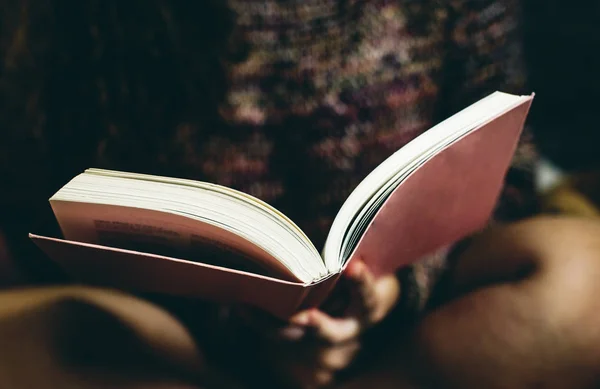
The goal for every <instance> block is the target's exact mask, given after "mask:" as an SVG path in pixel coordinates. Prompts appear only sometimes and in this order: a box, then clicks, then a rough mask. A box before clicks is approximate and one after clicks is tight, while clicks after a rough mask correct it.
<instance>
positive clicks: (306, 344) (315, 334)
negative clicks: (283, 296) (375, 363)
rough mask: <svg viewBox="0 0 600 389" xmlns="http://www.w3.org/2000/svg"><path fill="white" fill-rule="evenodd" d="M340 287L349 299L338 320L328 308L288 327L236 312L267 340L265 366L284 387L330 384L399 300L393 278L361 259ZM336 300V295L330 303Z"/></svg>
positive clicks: (258, 315) (303, 314)
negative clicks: (364, 335)
mask: <svg viewBox="0 0 600 389" xmlns="http://www.w3.org/2000/svg"><path fill="white" fill-rule="evenodd" d="M340 284H344V286H345V288H344V295H346V296H348V297H349V299H343V300H344V305H345V308H344V309H343V311H341V312H338V314H336V315H334V314H332V313H331V312H329V311H327V310H326V308H323V309H316V308H313V309H308V310H304V311H301V312H299V313H297V314H296V315H294V316H292V317H291V318H290V320H289V321H288V322H281V321H275V322H274V321H273V320H272V318H270V317H267V318H265V317H264V316H263V315H264V314H263V313H262V312H261V311H259V310H258V311H257V310H252V311H248V310H244V311H243V312H244V314H240V312H238V314H240V315H239V317H240V318H241V319H243V320H244V321H245V323H246V325H247V326H251V327H252V331H253V333H254V334H256V335H257V336H260V337H262V338H263V340H262V342H261V344H262V345H263V346H264V347H263V348H262V349H261V351H262V358H264V363H261V365H263V366H268V369H269V371H270V373H271V374H274V375H276V376H277V377H279V378H280V379H282V380H284V381H288V382H284V384H287V383H289V384H293V385H294V386H295V387H306V388H308V387H319V386H323V385H327V384H329V383H331V382H332V381H333V379H334V378H335V375H336V373H338V372H340V371H343V370H345V369H346V368H347V367H348V366H349V365H350V364H351V363H352V362H353V361H354V360H355V358H356V356H357V355H358V352H359V350H360V340H359V338H360V335H362V333H363V332H364V331H366V330H367V329H369V328H371V327H373V326H375V325H377V324H378V323H379V322H381V321H382V320H383V319H384V318H385V317H386V316H387V315H388V313H389V312H390V311H391V310H392V308H393V307H394V306H395V304H396V303H397V301H398V299H399V297H400V285H399V280H398V278H397V277H396V276H395V275H393V274H389V275H385V276H382V277H375V276H374V274H373V273H372V272H371V271H370V269H369V268H368V266H367V265H366V264H365V263H364V262H363V261H361V260H360V259H359V258H357V259H356V260H354V261H352V263H351V264H349V265H348V267H347V268H346V270H345V271H344V273H343V274H342V278H341V279H340ZM338 296H339V294H336V293H334V294H332V296H331V298H332V299H336V297H338ZM334 305H335V302H334ZM325 306H327V304H325ZM261 318H262V319H263V320H261Z"/></svg>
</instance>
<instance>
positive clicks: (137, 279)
mask: <svg viewBox="0 0 600 389" xmlns="http://www.w3.org/2000/svg"><path fill="white" fill-rule="evenodd" d="M531 101H532V98H529V99H526V100H524V101H523V102H522V103H521V104H519V105H517V106H516V107H514V108H512V109H510V110H508V111H507V112H505V113H503V114H501V115H498V116H497V117H495V118H493V119H491V120H489V121H488V122H487V123H484V124H482V125H481V126H479V127H478V128H477V129H475V130H474V131H472V132H470V133H468V134H467V135H465V136H464V137H462V138H461V139H459V140H457V141H456V142H454V143H452V144H450V145H449V146H447V147H446V148H444V149H443V150H441V151H440V152H439V153H437V154H436V155H435V156H433V157H432V158H431V159H429V160H428V161H427V162H425V163H424V164H423V165H421V166H420V167H419V168H418V169H417V170H415V171H414V172H413V173H411V174H410V175H409V176H408V177H407V178H406V179H405V180H404V181H403V182H402V183H401V184H400V185H399V186H398V187H397V188H396V189H395V190H394V191H393V192H392V194H391V195H390V197H389V198H388V199H387V200H386V202H385V203H384V205H383V206H382V208H381V209H379V211H378V212H377V214H376V215H375V217H374V218H373V220H372V221H371V222H370V225H369V226H368V228H367V230H366V232H365V233H364V235H363V236H362V237H361V239H360V240H359V242H358V245H357V247H356V248H355V250H354V252H353V253H352V255H351V257H350V260H352V258H355V257H361V258H362V259H363V260H364V261H365V262H367V263H368V265H369V266H370V268H371V269H372V271H373V272H374V273H375V274H376V275H382V274H387V273H390V272H393V271H396V270H397V269H398V268H400V267H403V266H406V265H408V264H410V263H412V262H414V261H416V260H418V259H419V258H422V257H423V256H424V255H426V254H429V253H432V252H434V251H436V250H437V249H439V248H441V247H444V246H448V245H451V244H453V243H455V242H457V241H459V240H461V239H463V238H464V237H466V236H468V235H470V234H472V233H474V232H476V231H478V230H479V229H481V228H483V227H484V226H485V225H486V223H487V222H488V220H489V218H490V216H491V214H492V212H493V209H494V207H495V204H496V202H497V199H498V197H499V194H500V192H501V189H502V186H503V183H504V178H505V175H506V172H507V170H508V167H509V165H510V162H511V159H512V157H513V155H514V152H515V149H516V147H517V144H518V141H519V138H520V135H521V132H522V129H523V126H524V122H525V119H526V117H527V114H528V111H529V108H530V105H531ZM30 237H31V239H32V240H33V241H34V242H35V244H36V245H37V246H38V247H39V248H40V249H41V250H43V251H44V252H45V253H46V254H47V256H48V257H50V258H51V259H52V260H53V261H55V262H56V263H58V264H59V265H60V266H61V267H62V268H63V269H64V270H65V271H66V272H67V273H68V274H69V275H70V276H71V277H73V279H74V280H76V281H79V282H83V283H86V284H91V285H100V286H108V287H115V288H120V289H124V290H130V291H133V292H144V293H146V292H150V293H162V294H168V295H179V296H185V297H192V298H200V299H206V300H211V301H215V302H223V303H246V304H250V305H254V306H256V307H259V308H261V309H264V310H265V311H267V312H270V313H271V314H273V315H275V316H277V317H280V318H287V317H289V316H291V315H292V314H294V313H295V312H297V311H298V310H299V309H303V308H308V307H314V306H318V305H319V304H321V303H322V302H323V301H324V300H325V299H326V297H327V296H328V294H329V293H330V292H331V290H332V289H333V287H334V286H335V284H336V282H337V280H338V279H339V276H340V274H339V273H338V274H332V275H331V276H330V277H329V278H327V279H325V280H323V281H322V282H320V283H316V284H313V285H305V284H302V283H296V282H289V281H284V280H280V279H277V278H274V277H266V276H261V275H257V274H253V273H249V272H243V271H237V270H232V269H229V268H225V267H219V266H212V265H207V264H203V263H199V262H191V261H186V260H183V259H177V258H171V257H168V256H161V255H155V254H151V253H145V252H139V251H133V250H124V249H118V248H112V247H106V246H101V245H98V244H89V243H80V242H76V241H69V240H65V239H62V238H60V237H53V236H44V235H38V234H30Z"/></svg>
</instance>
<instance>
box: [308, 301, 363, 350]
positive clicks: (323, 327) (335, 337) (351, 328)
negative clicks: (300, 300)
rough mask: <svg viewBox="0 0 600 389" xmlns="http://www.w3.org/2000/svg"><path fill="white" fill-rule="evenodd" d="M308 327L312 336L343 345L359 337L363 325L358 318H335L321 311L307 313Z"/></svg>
mask: <svg viewBox="0 0 600 389" xmlns="http://www.w3.org/2000/svg"><path fill="white" fill-rule="evenodd" d="M305 315H306V319H305V320H306V323H307V324H306V326H307V327H309V328H310V329H311V331H312V334H313V335H314V336H315V337H316V338H317V339H320V340H322V341H325V342H327V343H334V344H335V343H342V342H346V341H348V340H350V339H353V338H355V337H357V336H358V335H359V333H360V329H361V325H360V322H359V320H358V319H357V318H355V317H346V318H333V317H331V316H329V315H327V314H326V313H323V312H321V311H319V310H316V309H314V310H310V311H307V312H306V313H305Z"/></svg>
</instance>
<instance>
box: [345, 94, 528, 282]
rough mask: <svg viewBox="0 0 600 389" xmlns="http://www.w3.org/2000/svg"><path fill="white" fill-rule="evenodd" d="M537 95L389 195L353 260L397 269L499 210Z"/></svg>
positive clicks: (376, 270)
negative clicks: (360, 259)
mask: <svg viewBox="0 0 600 389" xmlns="http://www.w3.org/2000/svg"><path fill="white" fill-rule="evenodd" d="M532 100H533V96H531V97H529V98H528V99H525V100H524V101H523V102H522V103H521V104H519V105H517V106H516V107H514V108H512V109H510V110H508V111H507V112H505V113H503V114H501V115H499V116H497V117H495V118H492V119H491V120H489V121H488V122H486V123H484V124H482V125H481V126H480V127H478V128H477V129H475V130H474V131H472V132H470V133H468V134H467V135H465V136H464V137H462V138H461V139H459V140H457V141H456V142H454V143H452V144H451V145H449V146H448V147H446V148H445V149H443V150H441V151H440V152H439V153H438V154H436V155H435V156H434V157H433V158H431V159H429V160H428V161H427V162H426V163H424V164H423V165H421V166H420V167H419V168H418V169H417V170H416V171H414V172H413V173H412V174H411V175H410V176H408V177H407V179H406V180H405V181H403V182H402V183H401V184H400V185H399V186H398V187H397V188H396V189H395V190H394V192H393V193H392V194H391V195H390V197H389V198H388V199H387V200H386V202H385V203H384V205H383V206H382V207H381V209H379V210H378V212H377V214H376V216H375V217H374V218H373V220H372V221H371V223H370V225H369V227H368V228H367V230H366V232H365V233H364V235H363V236H362V237H361V239H360V240H359V243H358V245H357V247H356V248H355V250H354V252H353V254H352V255H351V257H350V260H352V258H355V257H360V258H362V260H363V261H365V262H366V263H367V264H368V265H369V267H370V269H371V270H372V271H373V272H374V273H375V274H376V275H382V274H386V273H390V272H393V271H396V270H397V269H398V268H400V267H403V266H406V265H408V264H410V263H412V262H414V261H417V260H419V259H420V258H422V257H423V256H425V255H427V254H431V253H433V252H435V251H437V250H438V249H440V248H443V247H446V246H449V245H452V244H453V243H456V242H458V241H460V240H461V239H463V238H465V237H467V236H468V235H471V234H473V233H475V232H477V231H478V230H480V229H482V228H484V227H485V226H486V224H487V223H488V222H489V219H490V217H491V215H492V213H493V211H494V207H495V205H496V203H497V201H498V198H499V195H500V193H501V190H502V187H503V185H504V179H505V176H506V173H507V171H508V168H509V166H510V163H511V160H512V158H513V156H514V153H515V150H516V148H517V146H518V143H519V139H520V137H521V133H522V131H523V127H524V124H525V120H526V118H527V115H528V113H529V109H530V107H531V103H532Z"/></svg>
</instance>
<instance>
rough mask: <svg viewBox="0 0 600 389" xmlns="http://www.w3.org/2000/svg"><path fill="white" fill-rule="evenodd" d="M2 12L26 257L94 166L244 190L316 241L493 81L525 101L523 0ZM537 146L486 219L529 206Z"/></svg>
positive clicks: (440, 260)
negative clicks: (383, 170)
mask: <svg viewBox="0 0 600 389" xmlns="http://www.w3.org/2000/svg"><path fill="white" fill-rule="evenodd" d="M5 7H6V10H5V12H4V15H5V16H4V17H5V18H6V20H7V21H10V22H7V23H3V24H2V28H3V33H2V34H1V35H0V36H1V38H0V39H1V40H2V46H1V47H0V50H2V52H1V54H2V57H3V59H4V60H3V62H2V64H1V66H2V71H1V72H0V90H2V92H3V94H4V95H10V99H8V100H7V101H6V104H3V105H2V107H0V109H1V111H0V115H1V116H0V118H1V120H2V123H3V127H5V128H6V129H7V131H3V133H2V134H1V135H0V136H1V137H3V139H1V140H0V177H3V179H4V180H5V182H6V184H7V185H6V186H5V187H4V188H3V191H2V193H0V204H2V206H3V209H2V210H0V222H1V223H2V224H1V225H0V229H2V230H4V231H5V232H6V234H7V235H8V238H9V243H11V242H12V244H13V246H14V247H15V249H14V250H15V251H14V252H16V253H17V255H16V257H17V259H18V260H21V261H24V262H26V258H24V257H25V256H26V254H23V253H26V251H20V250H21V249H22V250H25V249H24V248H23V247H26V246H25V245H26V243H24V241H23V240H24V239H25V233H26V232H27V229H28V228H30V226H31V223H32V220H33V219H34V217H35V215H36V214H37V213H38V212H40V211H41V210H42V209H43V208H44V207H46V204H47V202H46V201H47V198H48V197H49V195H51V193H52V192H53V191H54V190H56V188H58V187H59V186H60V185H62V184H63V183H65V182H66V180H68V179H69V178H70V177H72V176H73V175H74V174H76V173H79V172H80V171H81V170H83V169H84V168H87V167H91V166H95V167H102V168H112V169H119V170H133V171H138V172H145V173H155V174H167V175H174V176H178V177H185V178H191V179H199V180H206V181H210V182H214V183H218V184H223V185H227V186H230V187H233V188H236V189H239V190H241V191H244V192H247V193H250V194H252V195H254V196H257V197H259V198H261V199H263V200H265V201H267V202H268V203H270V204H272V205H274V206H275V207H277V208H278V209H280V210H281V211H282V212H284V213H285V214H286V215H288V216H290V218H291V219H292V220H294V221H295V222H296V223H297V224H298V225H299V226H300V227H301V228H302V229H303V230H304V231H305V232H307V234H308V235H309V237H310V238H311V239H312V241H313V242H315V244H316V245H317V247H318V248H319V247H321V245H322V244H323V242H324V239H325V237H326V234H327V232H328V229H329V227H330V225H331V223H332V221H333V218H334V217H335V215H336V213H337V211H338V210H339V208H340V206H341V204H342V203H343V201H344V200H345V199H346V198H347V196H348V195H349V194H350V192H351V191H352V190H353V189H354V187H355V186H356V185H357V184H358V183H359V182H360V181H361V180H362V179H363V178H364V177H365V176H366V175H367V174H368V173H369V172H370V171H371V170H372V169H373V168H375V167H376V166H377V165H378V164H379V163H381V162H382V161H383V160H384V159H386V158H387V157H388V156H389V155H390V154H392V153H393V152H394V151H396V150H397V149H398V148H400V147H402V146H403V145H405V144H406V143H407V142H409V141H411V140H412V139H414V138H415V137H416V136H418V135H419V134H421V133H423V132H424V131H426V130H427V129H428V128H430V127H431V126H432V125H434V124H436V123H438V122H439V121H441V120H443V119H445V118H446V117H448V116H449V115H451V114H453V113H455V112H457V111H458V110H460V109H462V108H464V107H466V106H467V105H469V104H471V103H473V102H475V101H476V100H478V99H479V98H481V97H483V96H485V95H486V94H488V93H491V92H493V91H495V90H502V91H505V92H511V93H529V91H528V90H527V89H526V85H525V80H526V77H525V74H524V69H523V64H522V61H521V46H520V32H519V29H518V27H519V14H518V11H519V6H518V2H517V1H516V0H503V1H501V0H484V1H482V0H477V1H475V0H448V1H432V0H418V1H417V0H397V1H392V0H302V1H295V0H294V1H282V0H231V1H229V2H219V1H210V2H209V1H207V2H181V3H178V2H173V3H172V4H169V5H161V6H155V5H150V3H148V2H145V1H141V2H122V1H118V0H103V1H89V2H81V3H79V2H73V3H66V2H59V1H53V0H45V1H40V2H36V7H33V8H32V7H29V6H28V4H27V2H19V1H16V0H13V1H9V2H7V5H6V6H5ZM40 26H42V27H40ZM534 155H535V154H534V152H533V148H532V146H531V143H530V142H529V139H528V138H527V136H525V137H524V139H523V142H522V144H521V147H520V148H519V151H518V153H517V156H516V158H515V161H514V164H513V166H512V168H511V171H510V172H509V174H508V176H507V183H506V186H505V190H504V192H503V196H502V198H501V199H500V202H499V204H498V207H497V212H496V215H495V216H496V219H498V220H512V219H516V218H520V217H524V216H525V215H527V214H529V213H530V212H531V211H532V205H533V200H532V199H533V196H532V195H533V191H532V180H531V161H532V160H533V158H534ZM475 163H476V161H475ZM19 241H23V245H22V246H19V245H18V242H19ZM19 253H21V254H20V255H19ZM442 254H443V253H442ZM27 255H28V256H31V255H32V254H27ZM445 263H446V259H445V256H444V255H433V256H432V257H431V258H427V259H423V261H420V262H419V263H418V264H416V265H415V266H413V267H411V268H410V269H405V270H403V271H402V272H401V273H402V274H401V276H402V277H403V279H402V285H403V301H402V303H401V306H402V307H404V308H406V309H412V310H413V312H414V311H418V310H419V308H422V307H423V306H425V303H426V301H427V297H428V296H429V294H430V291H431V289H432V286H433V285H434V284H435V280H436V279H437V275H438V274H439V271H440V270H441V269H443V268H444V266H445Z"/></svg>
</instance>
